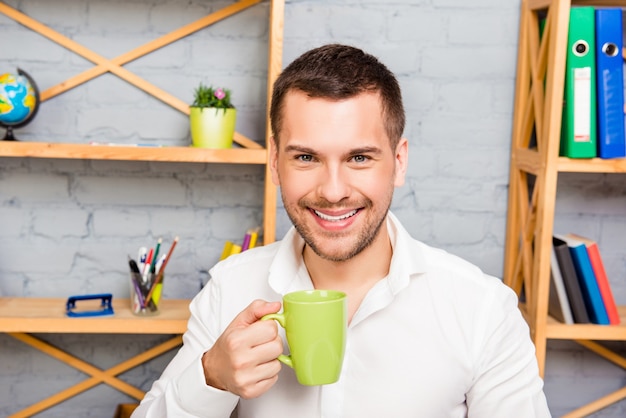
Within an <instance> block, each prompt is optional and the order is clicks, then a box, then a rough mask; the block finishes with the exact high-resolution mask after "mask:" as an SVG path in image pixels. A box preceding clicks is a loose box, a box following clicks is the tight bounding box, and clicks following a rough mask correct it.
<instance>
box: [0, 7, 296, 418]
mask: <svg viewBox="0 0 626 418" xmlns="http://www.w3.org/2000/svg"><path fill="white" fill-rule="evenodd" d="M261 1H262V0H239V1H236V2H234V3H232V4H230V5H228V6H226V7H224V8H223V9H220V10H218V11H216V12H213V13H211V14H209V15H208V16H205V17H202V18H200V19H198V20H197V21H195V22H192V23H190V24H188V25H185V26H183V27H181V28H179V29H176V30H174V31H172V32H171V33H168V34H166V35H164V36H162V37H159V38H158V39H155V40H153V41H151V42H148V43H147V44H145V45H142V46H140V47H138V48H135V49H134V50H132V51H129V52H127V53H125V54H123V55H120V56H119V57H116V58H113V59H107V58H104V57H102V56H100V55H98V54H97V53H95V52H94V51H91V50H89V49H87V48H85V47H83V46H81V45H79V44H77V43H76V42H75V41H73V40H72V39H69V38H67V37H65V36H64V35H62V34H60V33H58V32H55V31H54V30H52V29H51V28H49V27H47V26H45V25H43V24H42V23H40V22H37V21H35V20H34V19H32V18H30V17H29V16H26V15H25V14H23V13H22V12H20V11H18V10H17V9H14V8H12V7H10V6H8V5H6V4H4V3H1V2H0V13H1V14H4V15H5V16H7V17H9V18H11V19H13V20H15V21H16V22H18V23H20V24H21V25H23V26H25V27H27V28H29V29H31V30H33V31H35V32H37V33H38V34H40V35H42V36H44V37H46V38H48V39H50V40H51V41H53V42H55V43H57V44H59V45H60V46H62V47H64V48H66V49H68V50H70V51H72V52H74V53H76V54H78V55H80V56H82V57H83V58H85V59H87V60H89V61H91V62H93V63H94V67H93V68H91V69H89V70H87V71H84V72H83V73H81V74H77V75H75V76H73V77H71V78H69V79H67V80H65V81H63V82H61V83H59V84H58V85H56V86H53V87H51V88H49V89H47V90H45V91H42V92H41V99H42V101H46V100H50V99H52V98H54V97H55V96H57V95H58V94H60V93H63V92H65V91H67V90H69V89H71V88H73V87H76V86H78V85H80V84H82V83H85V82H88V81H90V80H92V79H94V78H95V77H97V76H99V75H101V74H104V73H106V72H109V73H111V74H114V75H116V76H118V77H120V78H121V79H123V80H125V81H127V82H128V83H130V84H133V85H135V86H136V87H137V88H140V89H142V90H143V91H145V92H147V93H148V94H151V95H152V96H154V97H155V98H157V99H159V100H161V101H163V102H165V103H166V104H168V105H170V106H171V107H172V108H174V109H176V110H178V111H181V112H183V113H186V114H188V113H189V108H188V105H187V104H185V103H183V102H182V101H180V100H179V99H177V98H176V97H173V96H171V95H169V94H167V93H166V92H164V91H162V90H160V89H159V88H158V87H156V86H154V85H152V84H150V83H148V82H147V81H146V80H143V79H142V78H140V77H138V76H137V75H135V74H133V73H131V72H130V71H128V70H126V69H125V68H123V65H124V64H126V63H128V62H130V61H133V60H134V59H137V58H139V57H141V56H143V55H146V54H148V53H150V52H152V51H154V50H156V49H158V48H160V47H163V46H166V45H169V44H170V43H172V42H175V41H177V40H179V39H182V38H183V37H185V36H188V35H190V34H192V33H194V32H196V31H198V30H200V29H203V28H205V27H207V26H209V25H211V24H213V23H215V22H218V21H220V20H222V19H225V18H227V17H229V16H232V15H234V14H236V13H238V12H240V11H242V10H245V9H247V8H249V7H252V6H254V5H256V4H258V3H261ZM269 1H270V13H269V41H268V70H267V105H268V109H269V104H270V99H271V90H272V86H273V84H274V81H275V79H276V77H278V74H279V73H280V71H281V70H282V45H283V25H284V6H285V2H284V0H269ZM270 135H271V130H270V124H269V120H268V119H267V118H266V132H265V144H266V146H265V147H264V146H262V145H260V144H259V143H258V142H256V141H252V140H250V139H249V138H246V137H244V136H243V135H241V134H239V133H235V138H234V141H235V142H236V143H237V147H236V148H232V149H222V150H212V149H199V148H191V147H141V146H124V145H98V144H93V145H92V144H80V143H49V142H8V141H0V157H12V158H53V159H87V160H120V161H154V162H178V163H222V164H260V165H264V166H265V186H264V193H263V204H264V209H263V219H264V221H263V242H264V243H265V244H268V243H271V242H273V241H274V240H275V233H276V232H275V229H276V197H277V193H276V187H275V186H274V185H273V184H272V182H271V176H270V171H269V164H268V163H269V146H268V145H269V138H270ZM44 141H45V140H44ZM188 304H189V301H187V300H163V301H162V302H161V309H160V313H159V314H158V315H157V316H154V317H138V316H134V315H133V314H132V313H131V312H130V309H129V301H128V300H124V299H121V300H114V301H113V309H114V311H115V314H114V315H113V316H108V317H92V318H68V317H66V316H65V310H64V307H65V300H61V299H55V298H11V297H0V332H3V333H6V334H7V335H10V336H12V337H14V338H16V339H17V340H20V341H22V342H23V343H25V344H28V345H30V346H32V347H34V348H36V349H37V350H40V351H41V352H43V353H46V354H48V355H50V356H52V357H54V358H56V359H58V360H60V361H62V362H64V363H66V364H68V365H69V366H71V367H74V368H76V369H78V370H80V371H82V372H84V373H86V374H87V375H89V376H91V377H90V378H88V379H87V380H85V381H84V382H81V383H79V384H77V385H75V386H72V387H70V388H67V389H64V390H61V391H60V392H58V393H56V394H54V395H52V396H50V397H48V398H46V399H44V400H41V401H39V402H37V403H35V404H33V405H31V406H29V407H27V408H25V409H23V410H21V411H19V412H17V413H15V414H13V415H12V416H11V417H10V418H17V417H29V416H32V415H34V414H37V413H39V412H41V411H43V410H45V409H48V408H50V407H52V406H54V405H56V404H58V403H60V402H63V401H64V400H66V399H68V398H70V397H72V396H75V395H77V394H79V393H81V392H83V391H85V390H88V389H90V388H92V387H94V386H96V385H98V384H101V383H104V384H107V385H110V386H112V387H114V388H116V389H117V390H119V391H121V392H123V393H126V394H127V395H129V396H131V397H134V398H135V399H137V400H141V399H142V398H143V396H144V392H143V391H142V390H140V389H139V388H136V387H134V386H132V385H129V384H127V383H125V382H124V381H122V380H120V379H118V378H116V376H117V375H119V374H121V373H123V372H124V371H126V370H129V369H131V368H133V367H136V366H138V365H140V364H142V363H144V362H146V361H149V360H151V359H152V358H154V357H156V356H158V355H160V354H163V353H165V352H167V351H169V350H171V349H174V348H176V347H178V346H179V345H180V344H181V342H182V337H181V334H182V333H183V332H184V331H185V330H186V327H187V320H188V318H189V311H188ZM31 333H110V334H172V335H173V337H172V338H171V339H169V340H167V341H166V342H163V343H161V344H158V345H157V346H155V347H153V348H151V349H149V350H147V351H145V352H143V353H140V354H138V355H136V356H134V357H133V358H131V359H128V360H126V361H124V362H122V363H120V364H119V365H117V366H115V367H112V368H110V369H108V370H100V369H98V368H96V367H94V366H92V365H90V364H88V363H85V362H84V361H82V360H80V359H78V358H76V357H74V356H72V355H70V354H68V353H66V352H64V351H62V350H60V349H58V348H56V347H54V346H52V345H50V344H48V343H46V342H45V341H43V340H41V339H39V338H37V337H34V336H33V335H31Z"/></svg>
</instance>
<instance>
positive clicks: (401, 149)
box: [393, 138, 409, 187]
mask: <svg viewBox="0 0 626 418" xmlns="http://www.w3.org/2000/svg"><path fill="white" fill-rule="evenodd" d="M394 158H395V160H396V161H395V162H396V177H395V180H394V183H393V184H394V186H396V187H400V186H402V185H404V178H405V177H406V169H407V166H408V163H409V141H408V140H407V139H406V138H400V141H399V142H398V145H397V146H396V151H395V155H394Z"/></svg>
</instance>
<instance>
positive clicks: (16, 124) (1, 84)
mask: <svg viewBox="0 0 626 418" xmlns="http://www.w3.org/2000/svg"><path fill="white" fill-rule="evenodd" d="M38 108H39V90H38V89H37V85H36V84H35V82H34V81H33V79H32V78H31V77H30V76H29V75H28V74H27V73H26V72H25V71H23V70H20V69H19V68H18V69H17V74H10V73H6V74H1V75H0V126H2V127H3V128H6V130H7V131H6V135H5V136H4V140H5V141H14V140H15V136H14V135H13V129H14V128H20V127H22V126H25V125H27V124H28V123H29V122H30V121H32V120H33V118H34V117H35V115H36V114H37V109H38Z"/></svg>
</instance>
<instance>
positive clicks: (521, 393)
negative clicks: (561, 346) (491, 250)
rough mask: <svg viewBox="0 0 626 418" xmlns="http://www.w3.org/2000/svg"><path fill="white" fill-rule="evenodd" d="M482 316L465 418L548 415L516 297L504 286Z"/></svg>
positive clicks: (546, 417) (492, 296)
mask: <svg viewBox="0 0 626 418" xmlns="http://www.w3.org/2000/svg"><path fill="white" fill-rule="evenodd" d="M490 299H491V301H488V302H489V303H486V304H485V305H484V306H487V307H488V308H487V309H485V310H484V312H483V313H482V314H483V315H484V318H481V320H482V321H483V323H484V324H486V326H485V328H484V332H483V335H482V336H479V343H478V344H477V345H476V347H477V350H476V352H475V353H474V355H475V356H476V357H475V358H476V359H477V360H476V363H475V364H477V366H476V367H477V368H476V370H475V378H474V381H473V384H472V387H471V388H470V390H469V391H468V393H467V395H466V396H467V399H466V401H467V405H468V409H469V416H471V417H473V418H492V417H511V416H519V417H533V418H549V417H551V414H550V411H549V409H548V405H547V402H546V398H545V395H544V392H543V380H542V379H541V377H540V376H539V368H538V366H537V359H536V356H535V347H534V345H533V343H532V341H531V339H530V333H529V328H528V325H527V324H526V321H525V320H524V318H523V317H522V315H521V312H520V311H519V309H518V306H517V303H518V299H517V296H516V295H515V293H514V292H513V291H512V290H511V289H510V288H508V287H507V286H505V285H504V284H502V283H498V286H495V288H494V291H493V292H491V293H490Z"/></svg>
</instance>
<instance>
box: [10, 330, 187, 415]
mask: <svg viewBox="0 0 626 418" xmlns="http://www.w3.org/2000/svg"><path fill="white" fill-rule="evenodd" d="M8 335H10V336H12V337H13V338H15V339H17V340H19V341H22V342H23V343H25V344H28V345H30V346H31V347H33V348H35V349H37V350H39V351H41V352H43V353H46V354H48V355H50V356H51V357H54V358H56V359H57V360H59V361H62V362H63V363H65V364H67V365H69V366H71V367H73V368H75V369H77V370H79V371H81V372H83V373H85V374H87V375H89V376H92V377H91V378H89V379H87V380H84V381H82V382H80V383H78V384H76V385H74V386H72V387H69V388H67V389H65V390H62V391H61V392H58V393H56V394H54V395H52V396H50V397H48V398H46V399H44V400H42V401H39V402H38V403H36V404H33V405H31V406H29V407H28V408H25V409H23V410H21V411H19V412H16V413H15V414H13V415H11V416H10V417H9V418H22V417H30V416H32V415H34V414H36V413H38V412H41V411H43V410H45V409H48V408H50V407H52V406H54V405H57V404H59V403H61V402H63V401H65V400H66V399H69V398H71V397H72V396H75V395H77V394H79V393H82V392H84V391H86V390H88V389H91V388H92V387H94V386H96V385H98V384H100V383H104V384H107V385H109V386H111V387H113V388H115V389H117V390H119V391H120V392H123V393H125V394H127V395H129V396H132V397H133V398H135V399H137V400H141V399H143V396H144V394H145V393H144V392H143V391H142V390H141V389H139V388H136V387H135V386H132V385H130V384H128V383H126V382H124V381H123V380H120V379H118V378H117V377H115V376H117V375H119V374H121V373H124V372H125V371H127V370H130V369H132V368H133V367H136V366H138V365H140V364H143V363H145V362H147V361H149V360H151V359H153V358H155V357H157V356H160V355H161V354H163V353H166V352H167V351H169V350H171V349H173V348H176V347H178V346H179V345H181V344H182V341H183V340H182V336H181V335H178V336H176V337H174V338H171V339H169V340H167V341H165V342H163V343H161V344H158V345H156V346H154V347H152V348H151V349H149V350H147V351H144V352H142V353H140V354H138V355H136V356H135V357H133V358H130V359H128V360H126V361H124V362H122V363H120V364H118V365H117V366H114V367H111V368H110V369H108V370H102V369H99V368H97V367H95V366H93V365H91V364H89V363H87V362H85V361H82V360H80V359H79V358H77V357H74V356H72V355H71V354H69V353H67V352H65V351H63V350H61V349H59V348H57V347H54V346H53V345H51V344H49V343H47V342H45V341H43V340H41V339H39V338H36V337H33V336H32V335H30V334H25V333H20V332H18V333H15V332H13V333H8Z"/></svg>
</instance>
